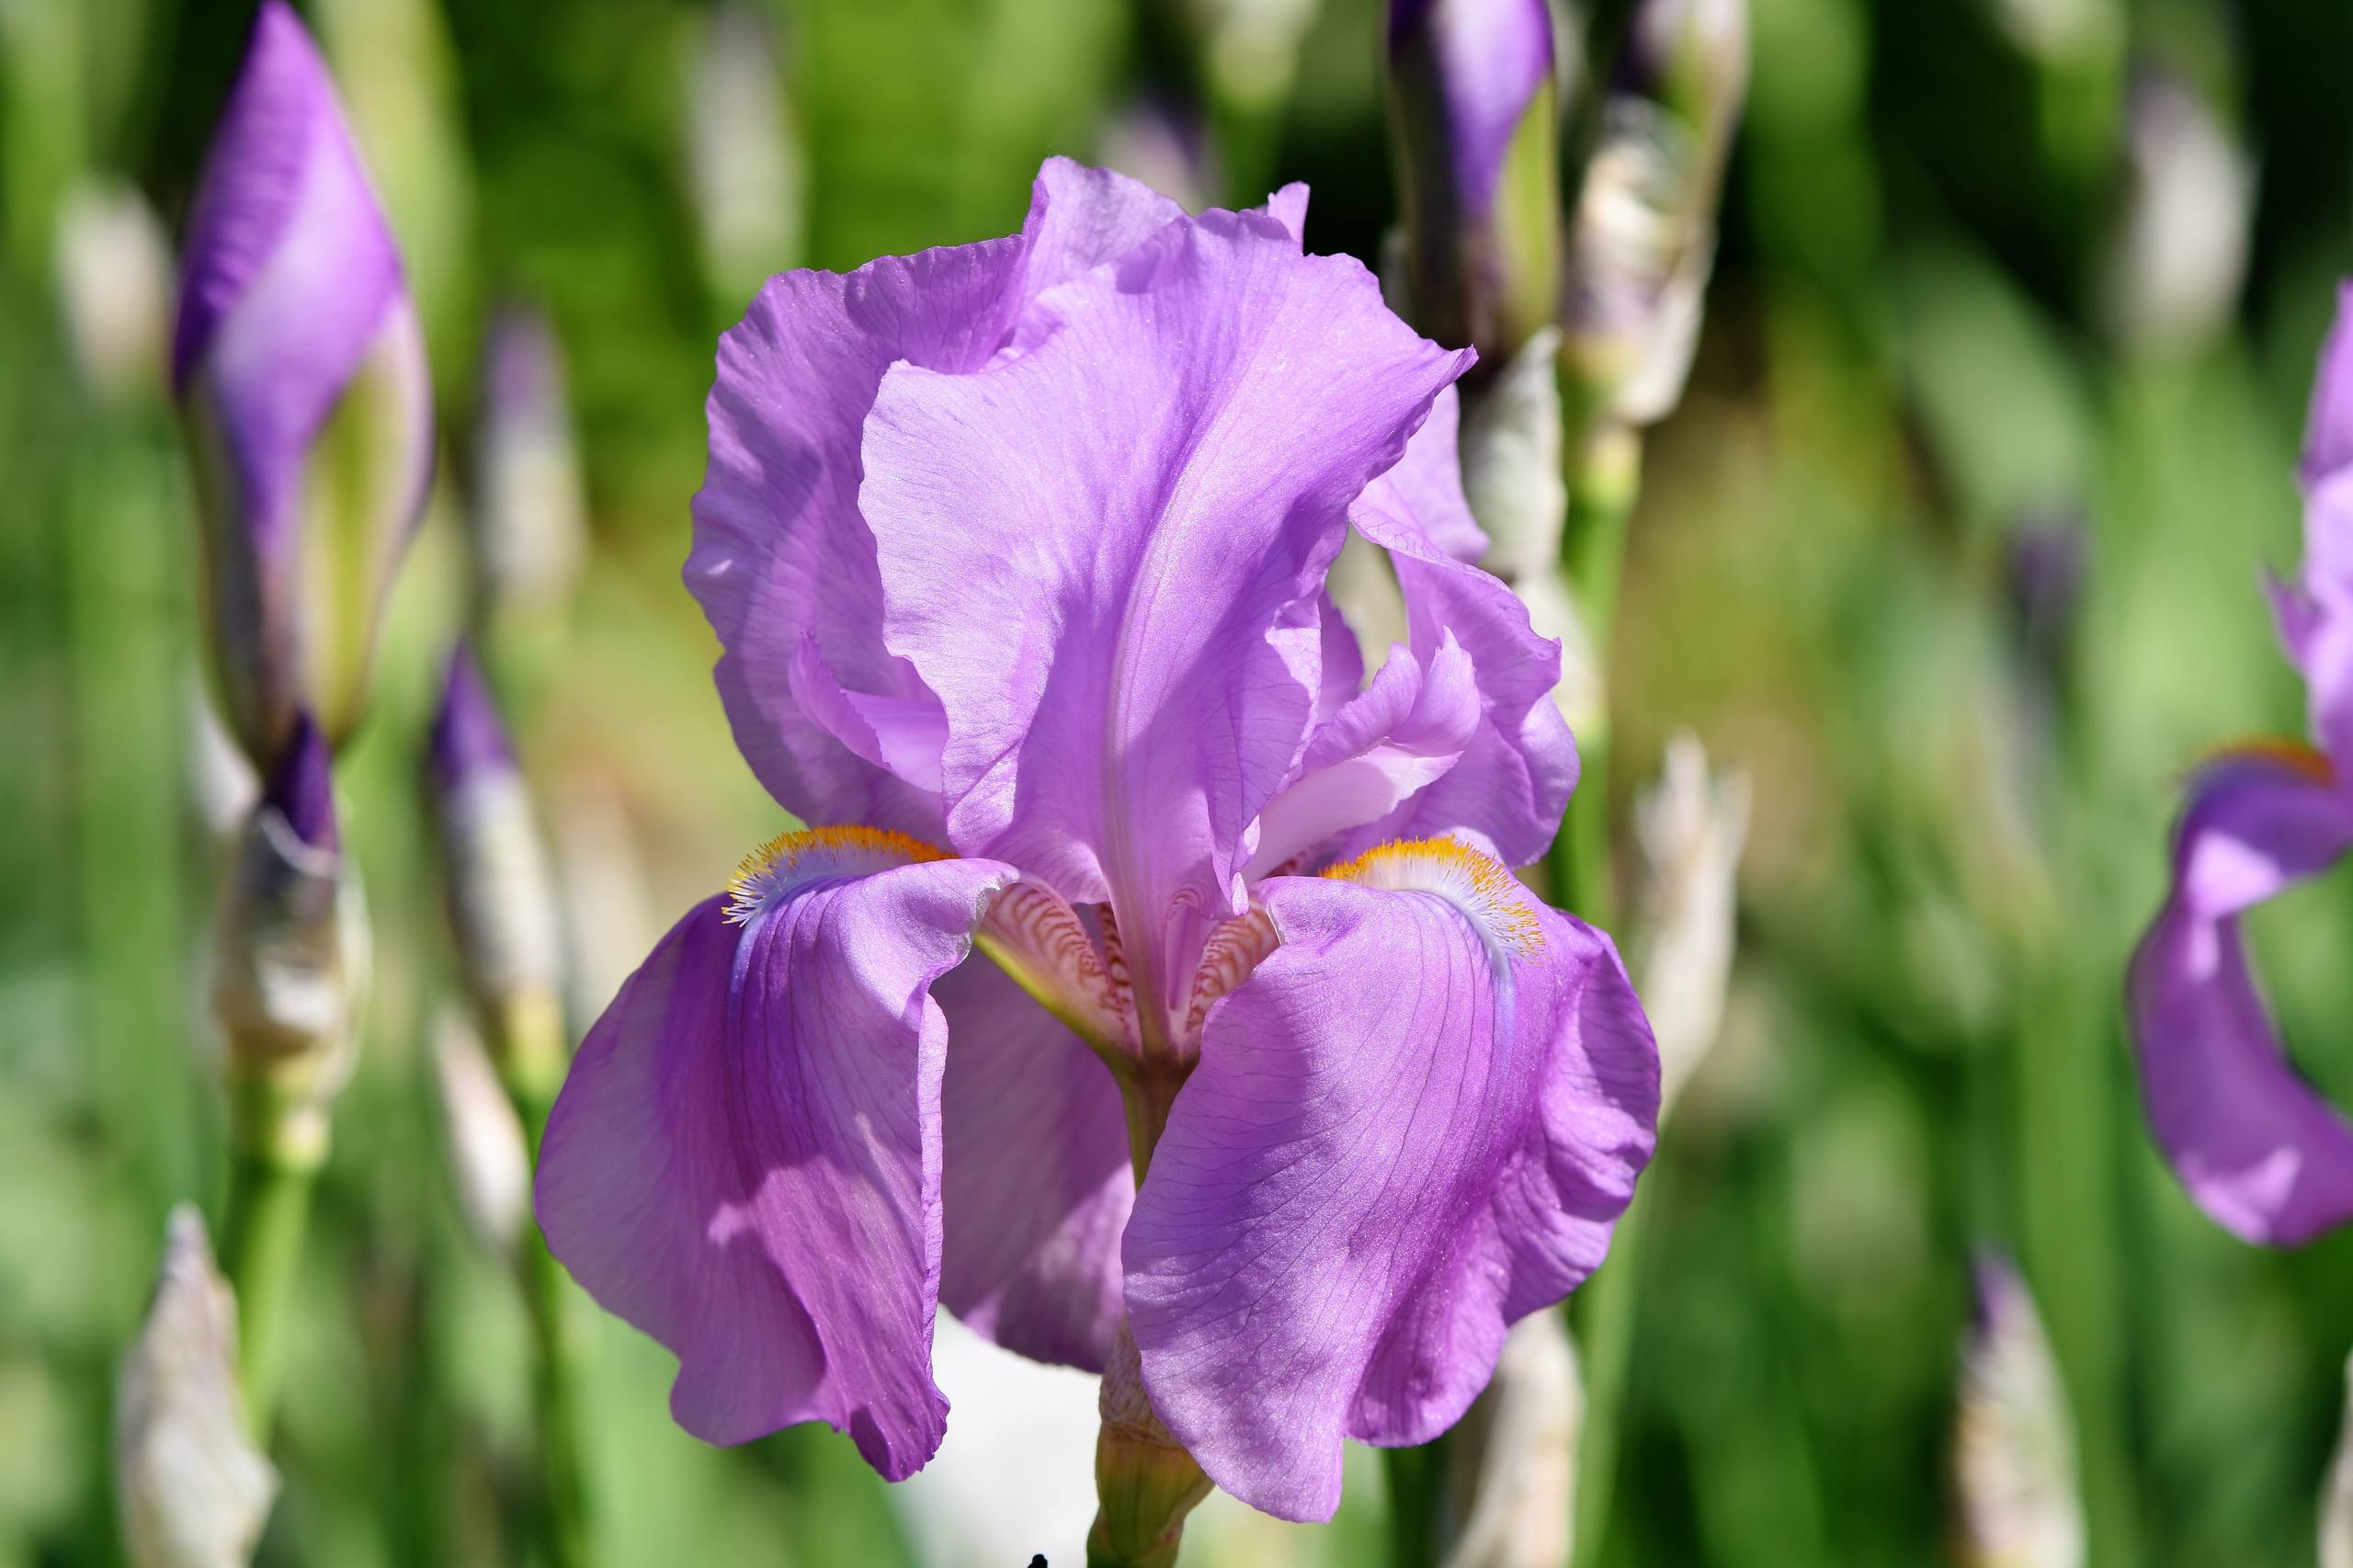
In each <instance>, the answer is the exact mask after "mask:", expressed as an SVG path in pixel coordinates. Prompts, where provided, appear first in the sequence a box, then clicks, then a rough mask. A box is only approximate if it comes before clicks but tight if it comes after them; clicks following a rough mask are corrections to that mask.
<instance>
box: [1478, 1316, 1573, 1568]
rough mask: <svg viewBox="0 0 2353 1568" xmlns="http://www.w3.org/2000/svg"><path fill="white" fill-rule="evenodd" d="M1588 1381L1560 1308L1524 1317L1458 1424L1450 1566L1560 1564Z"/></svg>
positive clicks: (1541, 1567)
mask: <svg viewBox="0 0 2353 1568" xmlns="http://www.w3.org/2000/svg"><path fill="white" fill-rule="evenodd" d="M1584 1421H1585V1384H1584V1382H1583V1381H1582V1380H1581V1379H1580V1377H1579V1376H1578V1373H1577V1353H1576V1346H1574V1344H1572V1343H1571V1342H1570V1340H1569V1331H1568V1329H1567V1328H1566V1327H1564V1326H1563V1324H1562V1322H1561V1314H1560V1313H1559V1312H1535V1313H1531V1314H1530V1315H1529V1316H1527V1317H1524V1318H1522V1319H1520V1320H1519V1322H1518V1323H1517V1324H1513V1325H1512V1329H1511V1332H1510V1333H1509V1334H1507V1335H1505V1336H1504V1348H1503V1354H1502V1356H1501V1357H1500V1358H1497V1360H1496V1362H1495V1377H1494V1379H1493V1380H1492V1381H1489V1383H1488V1384H1487V1387H1486V1389H1485V1391H1484V1392H1482V1393H1481V1394H1480V1395H1479V1397H1478V1398H1477V1399H1476V1400H1474V1401H1472V1405H1471V1408H1470V1410H1469V1412H1467V1413H1466V1414H1465V1415H1463V1417H1462V1420H1461V1424H1460V1425H1458V1426H1456V1427H1455V1428H1454V1435H1453V1440H1452V1442H1451V1444H1450V1445H1449V1448H1450V1460H1451V1465H1452V1474H1451V1475H1450V1476H1449V1495H1450V1498H1451V1506H1452V1508H1453V1511H1454V1513H1455V1516H1456V1517H1458V1518H1460V1520H1461V1525H1460V1527H1459V1528H1457V1530H1456V1531H1455V1534H1454V1538H1453V1540H1452V1542H1451V1544H1450V1545H1449V1548H1448V1550H1447V1553H1446V1556H1445V1558H1444V1560H1443V1561H1444V1564H1445V1568H1562V1565H1563V1563H1565V1562H1568V1561H1569V1547H1570V1540H1569V1521H1570V1520H1571V1519H1572V1518H1573V1517H1575V1513H1576V1476H1577V1437H1578V1434H1579V1432H1580V1431H1581V1430H1582V1429H1583V1426H1584Z"/></svg>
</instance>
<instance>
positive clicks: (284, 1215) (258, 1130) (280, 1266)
mask: <svg viewBox="0 0 2353 1568" xmlns="http://www.w3.org/2000/svg"><path fill="white" fill-rule="evenodd" d="M232 1096H233V1097H232V1104H231V1108H230V1119H231V1128H230V1134H231V1145H230V1146H231V1154H230V1167H229V1207H228V1213H227V1216H226V1218H225V1219H224V1220H223V1221H222V1249H221V1250H222V1265H223V1268H224V1270H225V1272H226V1273H227V1275H228V1278H229V1282H230V1284H231V1285H232V1287H233V1288H234V1290H235V1291H236V1295H237V1360H238V1376H239V1381H241V1382H242V1383H243V1385H244V1388H243V1392H244V1400H245V1423H246V1426H248V1427H249V1428H250V1429H251V1431H252V1434H253V1438H254V1442H255V1444H256V1446H257V1447H262V1448H267V1446H268V1444H269V1434H270V1426H271V1422H272V1419H273V1417H274V1416H275V1415H276V1414H277V1401H278V1370H279V1364H280V1359H281V1355H282V1351H283V1348H284V1346H283V1343H282V1341H283V1337H284V1324H285V1321H286V1310H287V1306H288V1303H289V1302H290V1300H291V1299H292V1295H293V1287H294V1271H295V1267H296V1265H297V1262H298V1260H299V1259H300V1258H301V1252H302V1232H303V1229H304V1227H305V1226H306V1225H307V1224H308V1222H309V1220H310V1212H311V1189H312V1187H313V1184H314V1183H315V1181H316V1180H317V1176H318V1171H319V1167H320V1165H323V1164H324V1162H325V1159H326V1147H327V1123H326V1113H325V1111H324V1109H323V1108H319V1107H316V1106H299V1107H290V1106H289V1105H288V1104H287V1103H286V1101H285V1100H284V1099H283V1098H282V1097H281V1096H279V1095H278V1093H277V1092H276V1090H275V1088H274V1087H273V1086H272V1085H269V1084H268V1083H267V1081H266V1079H265V1080H264V1081H260V1082H248V1083H241V1084H238V1085H234V1086H233V1091H232Z"/></svg>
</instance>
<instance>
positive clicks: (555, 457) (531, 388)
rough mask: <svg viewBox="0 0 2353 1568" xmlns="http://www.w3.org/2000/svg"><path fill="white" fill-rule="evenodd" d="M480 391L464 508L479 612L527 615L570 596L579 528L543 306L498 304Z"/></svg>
mask: <svg viewBox="0 0 2353 1568" xmlns="http://www.w3.org/2000/svg"><path fill="white" fill-rule="evenodd" d="M482 391H483V402H482V412H481V416H480V424H479V426H478V427H477V430H476V433H475V440H474V474H473V479H474V485H473V506H472V508H471V511H470V514H469V515H470V517H471V518H472V526H473V543H474V566H475V574H476V583H477V591H478V592H479V594H480V595H481V598H482V605H481V609H482V611H483V616H482V617H481V618H480V619H494V618H495V617H497V616H499V615H501V614H503V613H506V612H509V611H511V612H514V613H517V614H519V615H522V616H525V617H530V618H536V617H539V616H542V615H545V614H548V613H550V612H553V611H557V610H560V609H561V608H563V604H564V602H565V601H566V600H567V599H568V598H569V597H571V593H572V585H573V582H574V578H576V577H577V576H578V575H579V572H580V562H581V558H582V556H583V554H584V553H585V548H586V541H587V533H588V525H587V503H586V500H585V497H584V496H583V494H582V491H581V481H580V459H579V453H578V450H577V449H576V447H575V445H574V440H573V431H572V410H571V407H570V405H569V403H567V402H566V400H565V397H564V375H563V350H562V348H561V347H559V346H558V345H557V343H556V339H555V334H554V333H553V331H551V329H550V327H549V325H548V321H547V318H546V317H545V316H544V315H542V314H540V312H538V311H535V310H530V309H527V308H525V307H522V306H509V307H507V308H506V309H505V310H503V311H501V312H499V313H498V315H497V317H496V319H494V321H493V322H492V323H491V327H490V335H489V340H488V342H487V343H486V344H485V345H484V347H483V389H482Z"/></svg>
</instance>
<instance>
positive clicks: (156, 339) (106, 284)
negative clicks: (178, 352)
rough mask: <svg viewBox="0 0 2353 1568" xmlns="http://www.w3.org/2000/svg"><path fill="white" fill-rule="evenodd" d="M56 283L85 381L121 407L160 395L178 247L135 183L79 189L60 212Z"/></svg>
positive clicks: (89, 184)
mask: <svg viewBox="0 0 2353 1568" xmlns="http://www.w3.org/2000/svg"><path fill="white" fill-rule="evenodd" d="M56 249H57V257H56V276H57V287H58V290H59V293H60V295H61V296H62V302H63V306H64V312H65V328H66V335H67V336H68V337H69V338H70V339H71V341H72V344H73V348H74V363H75V364H76V365H77V366H79V367H80V369H81V371H82V380H83V382H84V384H85V385H86V386H87V387H88V388H89V389H90V391H91V392H92V393H93V394H94V395H96V396H97V398H98V400H99V401H100V402H102V403H109V404H112V405H114V406H117V407H123V406H128V405H130V404H132V403H148V402H153V401H159V400H160V399H161V398H162V396H163V393H164V344H165V339H166V336H167V333H166V327H165V324H166V323H167V322H168V321H169V320H170V315H171V302H172V247H171V242H170V241H169V240H168V239H167V238H165V234H164V225H163V223H162V222H161V221H160V220H159V219H157V218H156V216H155V210H154V209H153V208H152V207H150V206H148V205H147V199H146V198H144V197H142V195H140V194H139V191H138V189H137V188H136V187H133V186H131V185H128V184H123V183H118V182H113V181H105V182H100V181H90V182H87V183H85V184H83V185H81V186H78V187H75V188H74V191H73V192H72V193H71V194H70V195H68V196H67V197H66V199H65V203H64V206H63V208H62V209H61V210H59V212H58V215H57V237H56Z"/></svg>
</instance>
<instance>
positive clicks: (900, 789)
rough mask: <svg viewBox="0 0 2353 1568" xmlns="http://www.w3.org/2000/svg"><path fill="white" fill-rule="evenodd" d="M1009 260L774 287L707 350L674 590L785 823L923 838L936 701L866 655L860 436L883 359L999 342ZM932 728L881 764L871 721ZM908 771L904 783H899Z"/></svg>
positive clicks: (782, 281) (1011, 242) (930, 812)
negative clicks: (699, 435)
mask: <svg viewBox="0 0 2353 1568" xmlns="http://www.w3.org/2000/svg"><path fill="white" fill-rule="evenodd" d="M1023 256H1024V246H1023V244H1022V242H1021V241H1020V240H1018V239H1006V240H992V241H989V242H987V243H985V244H975V245H962V246H958V247H955V248H952V249H944V250H932V251H926V252H924V253H923V254H922V255H920V256H888V257H885V258H883V259H882V260H880V261H875V262H870V263H869V264H868V265H866V266H865V267H860V268H858V270H857V271H856V272H853V273H850V274H848V275H847V276H844V275H841V274H837V273H830V272H789V273H786V274H785V275H783V276H782V277H780V278H771V279H770V280H769V282H768V286H767V288H766V289H764V290H761V292H760V296H759V298H758V299H756V300H755V301H753V302H752V308H751V310H750V311H749V312H747V313H746V314H745V317H744V319H743V321H742V322H740V323H738V324H736V325H735V326H734V327H733V328H731V329H730V330H729V331H728V332H727V334H726V335H724V336H723V337H722V338H721V339H720V340H719V376H718V380H717V381H716V382H715V383H714V384H713V385H712V387H711V391H710V403H709V404H708V406H707V408H706V414H707V415H708V418H709V420H710V470H709V472H707V473H706V475H705V477H704V480H703V487H702V490H701V491H700V493H699V494H697V495H696V496H695V503H694V519H695V537H694V549H693V551H692V552H691V553H690V554H689V555H688V558H687V571H686V577H687V586H688V588H689V589H690V590H692V591H693V593H694V595H695V597H696V598H698V599H699V600H700V601H701V603H702V608H703V613H704V615H706V616H707V617H709V618H710V628H711V631H714V632H715V633H717V634H718V637H719V642H720V657H719V666H718V669H717V672H716V674H717V677H718V683H719V693H720V697H721V699H722V701H723V702H724V704H725V706H726V709H727V717H728V722H730V724H732V725H733V728H734V731H735V744H736V745H737V746H738V747H740V748H741V749H742V751H743V753H744V756H745V760H747V761H748V762H750V764H751V765H752V771H753V772H755V773H756V774H757V775H759V778H760V781H761V782H762V783H763V784H766V785H767V787H768V790H769V792H770V793H771V794H773V795H775V796H776V798H777V800H778V801H779V802H780V803H782V805H783V806H784V808H785V809H786V810H787V811H790V812H794V813H796V814H797V815H799V816H801V818H802V819H803V820H806V821H813V822H862V823H867V824H871V825H874V826H877V827H886V828H894V829H898V830H900V831H903V832H909V833H915V834H918V835H926V836H930V837H938V835H939V831H940V813H939V803H938V778H937V773H938V763H937V755H938V754H937V744H938V734H937V714H938V702H937V700H936V699H933V697H932V696H931V694H930V693H929V692H928V691H927V690H926V689H925V688H924V686H923V682H922V681H921V680H920V679H919V678H917V676H916V675H915V671H914V669H913V668H912V667H910V666H909V665H908V664H907V662H906V661H905V660H904V659H899V658H895V657H893V656H892V654H891V653H889V652H888V651H886V650H885V649H884V648H883V646H882V639H881V623H882V622H881V616H882V587H881V577H880V575H879V574H878V573H877V570H876V567H875V557H874V536H873V534H872V532H871V531H870V529H869V528H867V526H866V523H865V520H864V519H863V518H862V517H860V516H859V515H858V479H859V476H860V469H859V463H858V442H859V432H860V431H861V429H862V428H863V426H864V425H865V421H866V415H867V413H868V411H869V410H870V408H871V407H872V406H873V403H874V392H875V389H876V388H877V387H878V386H880V385H881V381H882V373H883V371H884V370H885V369H888V368H889V367H890V366H891V365H892V364H893V363H894V362H897V361H900V360H904V361H906V362H908V363H910V364H916V365H925V366H929V367H932V368H935V369H940V370H945V371H951V372H961V371H966V370H972V369H978V368H979V367H980V366H981V365H982V364H983V363H985V362H986V361H987V359H988V358H989V356H990V355H992V354H994V353H995V352H996V349H997V347H998V345H999V344H1000V343H1002V342H1003V341H1004V339H1005V336H1006V332H1007V331H1008V330H1009V328H1010V327H1011V325H1012V322H1013V312H1014V310H1015V308H1016V306H1017V303H1018V301H1019V298H1020V294H1019V288H1018V285H1019V280H1020V273H1021V267H1022V261H1023ZM861 703H863V705H864V706H865V707H866V708H867V709H869V710H879V711H880V713H881V715H883V717H882V720H881V725H882V729H884V730H888V731H891V732H892V733H894V734H895V735H898V736H904V735H905V734H907V733H909V732H910V731H912V732H915V733H916V734H917V735H918V736H919V735H920V734H921V733H922V732H923V730H924V729H925V728H926V716H928V717H929V719H930V724H929V728H931V729H932V730H933V731H934V734H933V738H932V745H933V751H932V759H931V761H930V763H929V769H930V774H929V777H926V773H925V771H924V764H923V761H922V759H921V752H922V747H921V745H920V744H915V745H912V746H907V747H904V748H903V749H902V751H901V754H900V756H899V757H898V760H899V761H900V762H901V763H902V765H903V767H904V768H905V771H904V772H902V771H898V770H895V769H894V768H893V767H891V766H890V763H891V761H892V755H891V754H890V753H889V752H886V750H885V748H884V745H883V744H882V738H881V733H878V731H877V729H876V726H875V723H874V722H871V721H870V720H869V719H867V718H866V717H863V716H861V713H860V707H861ZM910 774H912V775H913V777H912V778H910V777H909V775H910Z"/></svg>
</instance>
